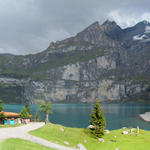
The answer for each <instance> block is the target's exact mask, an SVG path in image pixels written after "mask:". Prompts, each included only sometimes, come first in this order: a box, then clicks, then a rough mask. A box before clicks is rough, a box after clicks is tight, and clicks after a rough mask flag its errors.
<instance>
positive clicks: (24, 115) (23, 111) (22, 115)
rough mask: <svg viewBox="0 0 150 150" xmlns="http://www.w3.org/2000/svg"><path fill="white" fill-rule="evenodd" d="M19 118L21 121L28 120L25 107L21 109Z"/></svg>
mask: <svg viewBox="0 0 150 150" xmlns="http://www.w3.org/2000/svg"><path fill="white" fill-rule="evenodd" d="M20 117H21V118H22V119H28V118H29V113H28V110H27V108H26V107H23V109H22V110H21V112H20Z"/></svg>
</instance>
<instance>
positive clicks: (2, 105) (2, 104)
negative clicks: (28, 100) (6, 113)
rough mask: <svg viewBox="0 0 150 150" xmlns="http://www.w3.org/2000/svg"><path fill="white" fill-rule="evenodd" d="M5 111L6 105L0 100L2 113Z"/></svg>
mask: <svg viewBox="0 0 150 150" xmlns="http://www.w3.org/2000/svg"><path fill="white" fill-rule="evenodd" d="M3 109H4V103H3V101H2V100H0V112H1V111H3Z"/></svg>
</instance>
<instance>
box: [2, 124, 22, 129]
mask: <svg viewBox="0 0 150 150" xmlns="http://www.w3.org/2000/svg"><path fill="white" fill-rule="evenodd" d="M23 125H24V124H14V125H2V124H0V128H9V127H19V126H23Z"/></svg>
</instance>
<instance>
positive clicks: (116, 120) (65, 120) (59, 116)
mask: <svg viewBox="0 0 150 150" xmlns="http://www.w3.org/2000/svg"><path fill="white" fill-rule="evenodd" d="M22 107H23V105H20V104H16V105H14V104H12V105H10V104H6V105H5V111H11V112H18V113H19V112H20V111H21V109H22ZM52 107H53V113H52V114H51V115H50V121H51V122H52V123H58V124H61V125H64V126H69V127H78V128H86V127H87V126H88V125H89V119H90V113H91V109H92V105H88V104H53V106H52ZM30 108H31V110H32V114H34V112H35V111H37V110H39V108H38V106H37V105H30ZM102 109H103V111H104V114H105V117H106V123H107V127H106V128H107V129H109V130H113V129H119V128H122V127H136V126H139V127H140V128H142V129H146V130H150V123H148V122H145V121H143V120H142V119H140V117H139V116H138V115H139V114H141V113H145V112H148V111H149V112H150V105H144V104H143V105H142V104H102ZM40 116H41V119H42V120H43V121H44V114H43V113H41V114H40Z"/></svg>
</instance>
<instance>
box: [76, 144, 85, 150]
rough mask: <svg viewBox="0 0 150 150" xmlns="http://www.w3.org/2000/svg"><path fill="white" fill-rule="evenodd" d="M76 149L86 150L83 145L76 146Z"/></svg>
mask: <svg viewBox="0 0 150 150" xmlns="http://www.w3.org/2000/svg"><path fill="white" fill-rule="evenodd" d="M76 147H77V148H78V149H79V150H87V149H86V148H85V147H84V145H82V144H78V145H77V146H76Z"/></svg>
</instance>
